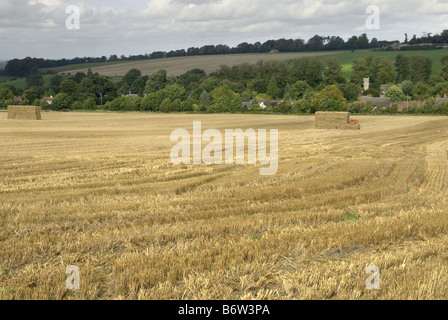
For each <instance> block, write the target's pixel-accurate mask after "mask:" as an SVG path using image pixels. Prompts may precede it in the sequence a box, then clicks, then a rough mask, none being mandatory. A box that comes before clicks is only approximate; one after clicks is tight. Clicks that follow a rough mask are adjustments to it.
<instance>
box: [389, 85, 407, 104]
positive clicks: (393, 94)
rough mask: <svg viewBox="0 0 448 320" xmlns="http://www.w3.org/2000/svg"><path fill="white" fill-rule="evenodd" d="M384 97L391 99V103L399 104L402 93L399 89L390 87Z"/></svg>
mask: <svg viewBox="0 0 448 320" xmlns="http://www.w3.org/2000/svg"><path fill="white" fill-rule="evenodd" d="M385 96H386V97H389V98H391V99H392V101H393V102H399V101H401V100H402V99H403V96H404V93H403V90H401V88H400V87H398V86H392V87H389V89H387V91H386V93H385Z"/></svg>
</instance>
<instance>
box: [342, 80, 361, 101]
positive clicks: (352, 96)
mask: <svg viewBox="0 0 448 320" xmlns="http://www.w3.org/2000/svg"><path fill="white" fill-rule="evenodd" d="M338 88H339V90H341V91H342V93H343V95H344V98H345V99H346V100H347V101H348V102H353V101H356V100H358V97H359V95H360V94H361V92H362V88H361V87H360V86H358V85H356V84H354V83H343V84H339V85H338Z"/></svg>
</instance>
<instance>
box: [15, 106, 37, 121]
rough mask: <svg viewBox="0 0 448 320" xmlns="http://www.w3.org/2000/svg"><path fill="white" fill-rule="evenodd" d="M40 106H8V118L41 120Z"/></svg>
mask: <svg viewBox="0 0 448 320" xmlns="http://www.w3.org/2000/svg"><path fill="white" fill-rule="evenodd" d="M41 111H42V108H41V107H36V106H8V119H14V120H42V115H41Z"/></svg>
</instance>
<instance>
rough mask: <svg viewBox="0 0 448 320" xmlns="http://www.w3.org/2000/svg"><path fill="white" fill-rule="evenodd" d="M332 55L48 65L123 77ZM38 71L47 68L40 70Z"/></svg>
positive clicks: (274, 55) (310, 54) (287, 55)
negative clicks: (132, 72) (136, 72)
mask: <svg viewBox="0 0 448 320" xmlns="http://www.w3.org/2000/svg"><path fill="white" fill-rule="evenodd" d="M330 54H334V52H309V53H304V52H302V53H255V54H250V53H247V54H227V55H210V56H192V57H175V58H165V59H154V60H141V61H127V62H121V63H108V62H105V63H92V64H82V65H78V66H76V68H73V66H70V67H72V69H69V68H68V66H67V67H64V68H52V70H53V71H56V72H59V73H65V74H67V73H72V74H74V73H76V72H84V73H86V72H87V71H88V69H89V68H91V69H92V71H93V72H98V73H99V74H101V75H105V76H111V77H115V76H118V77H120V76H124V75H125V74H126V73H127V72H128V71H129V70H130V69H133V68H135V69H138V70H140V71H141V72H142V74H152V73H154V72H156V71H157V70H160V69H165V70H166V71H167V72H168V74H171V75H175V76H179V75H181V74H183V73H185V72H187V71H190V70H192V69H196V68H199V69H202V70H204V71H205V72H207V73H211V72H214V71H217V70H218V69H219V67H220V66H221V65H228V66H234V65H238V64H243V63H256V62H257V61H260V60H262V61H269V60H277V61H287V60H292V59H296V58H300V57H305V56H325V55H330ZM41 71H42V72H45V71H48V70H47V69H42V70H41Z"/></svg>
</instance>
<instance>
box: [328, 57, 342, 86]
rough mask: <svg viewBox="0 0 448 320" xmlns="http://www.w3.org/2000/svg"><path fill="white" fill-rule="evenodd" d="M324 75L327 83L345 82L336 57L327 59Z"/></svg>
mask: <svg viewBox="0 0 448 320" xmlns="http://www.w3.org/2000/svg"><path fill="white" fill-rule="evenodd" d="M324 75H325V78H326V82H327V83H328V84H339V83H344V82H345V77H344V74H343V73H342V65H341V62H340V61H339V59H338V58H328V59H327V61H326V64H325V69H324Z"/></svg>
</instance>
